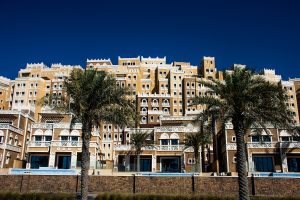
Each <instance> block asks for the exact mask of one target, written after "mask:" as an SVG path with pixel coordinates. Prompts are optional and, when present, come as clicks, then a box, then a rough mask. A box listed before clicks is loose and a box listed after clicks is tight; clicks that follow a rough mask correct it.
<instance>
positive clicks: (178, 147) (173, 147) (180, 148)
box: [156, 145, 185, 151]
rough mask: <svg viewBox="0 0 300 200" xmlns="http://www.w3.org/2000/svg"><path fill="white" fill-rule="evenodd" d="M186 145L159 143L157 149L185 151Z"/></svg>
mask: <svg viewBox="0 0 300 200" xmlns="http://www.w3.org/2000/svg"><path fill="white" fill-rule="evenodd" d="M184 147H185V146H184V145H157V146H156V149H157V151H183V150H184Z"/></svg>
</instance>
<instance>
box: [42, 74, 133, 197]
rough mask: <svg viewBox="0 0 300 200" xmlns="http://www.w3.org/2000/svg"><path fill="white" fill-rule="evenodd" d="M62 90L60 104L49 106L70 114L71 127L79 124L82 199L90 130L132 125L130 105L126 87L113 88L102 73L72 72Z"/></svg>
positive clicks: (85, 189) (109, 78) (110, 79)
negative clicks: (105, 125)
mask: <svg viewBox="0 0 300 200" xmlns="http://www.w3.org/2000/svg"><path fill="white" fill-rule="evenodd" d="M64 87H65V91H66V98H60V99H61V102H62V103H60V104H56V105H52V106H54V109H56V110H66V111H68V112H70V113H71V114H72V116H73V117H72V122H71V124H73V123H74V122H79V123H82V161H81V199H83V200H86V199H87V196H88V171H89V168H90V153H89V146H90V139H91V132H92V127H93V126H94V125H100V124H101V123H104V122H106V123H113V124H117V125H119V126H120V127H121V128H124V127H125V126H128V125H130V124H133V123H134V115H135V113H134V112H135V111H134V105H133V103H132V101H131V100H130V99H129V98H128V96H127V95H128V94H129V93H128V90H127V88H121V87H119V86H117V84H116V80H115V78H114V77H113V76H112V75H110V74H107V73H106V72H104V71H99V72H96V71H94V70H85V71H81V70H73V71H72V72H71V74H70V76H69V78H68V79H67V80H66V81H65V84H64ZM51 102H52V100H50V101H48V103H51Z"/></svg>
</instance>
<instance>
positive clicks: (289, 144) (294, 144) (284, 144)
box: [280, 142, 300, 149]
mask: <svg viewBox="0 0 300 200" xmlns="http://www.w3.org/2000/svg"><path fill="white" fill-rule="evenodd" d="M280 148H283V149H288V148H289V149H293V148H300V142H280Z"/></svg>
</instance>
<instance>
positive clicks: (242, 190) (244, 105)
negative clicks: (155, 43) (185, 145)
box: [194, 67, 293, 199]
mask: <svg viewBox="0 0 300 200" xmlns="http://www.w3.org/2000/svg"><path fill="white" fill-rule="evenodd" d="M202 84H204V86H206V87H207V88H208V89H209V91H210V93H211V94H213V95H211V96H201V97H196V98H195V99H194V102H195V103H196V104H202V105H206V108H207V112H208V113H209V112H210V110H212V111H213V112H214V113H216V111H218V117H219V118H218V120H219V121H220V122H222V123H223V124H225V123H226V122H231V123H232V125H233V129H234V132H235V134H236V143H237V170H238V183H239V199H249V190H248V180H247V171H246V152H245V151H246V147H245V139H244V137H245V134H246V130H247V129H249V128H254V129H259V130H266V125H267V124H272V125H274V127H280V128H287V129H289V128H291V127H292V126H293V119H292V115H291V112H290V111H289V110H288V108H287V106H286V100H287V96H286V95H285V92H284V90H283V88H282V85H281V84H280V83H270V82H268V81H266V80H265V79H264V78H262V77H261V76H258V75H255V74H254V72H253V71H251V70H249V69H247V68H238V67H236V68H233V69H232V71H231V72H230V73H229V72H226V71H225V72H224V81H219V80H212V81H211V82H205V81H203V82H202ZM266 132H267V131H266Z"/></svg>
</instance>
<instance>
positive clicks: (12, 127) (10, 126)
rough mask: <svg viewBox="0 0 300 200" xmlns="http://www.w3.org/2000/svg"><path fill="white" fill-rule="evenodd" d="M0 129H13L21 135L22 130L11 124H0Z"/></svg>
mask: <svg viewBox="0 0 300 200" xmlns="http://www.w3.org/2000/svg"><path fill="white" fill-rule="evenodd" d="M0 129H8V130H10V131H13V132H15V133H19V134H20V135H23V130H22V129H20V128H16V127H14V126H13V125H11V124H0Z"/></svg>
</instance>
